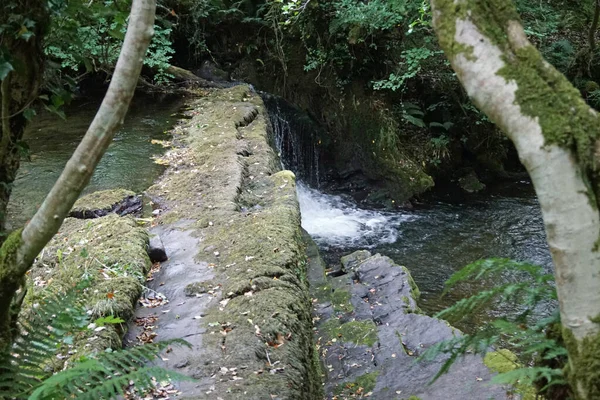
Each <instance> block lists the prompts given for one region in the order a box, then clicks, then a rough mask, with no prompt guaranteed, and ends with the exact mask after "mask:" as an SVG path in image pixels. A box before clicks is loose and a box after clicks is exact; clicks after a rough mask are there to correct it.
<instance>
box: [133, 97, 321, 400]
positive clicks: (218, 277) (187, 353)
mask: <svg viewBox="0 0 600 400" xmlns="http://www.w3.org/2000/svg"><path fill="white" fill-rule="evenodd" d="M190 115H191V116H192V118H190V119H188V120H185V121H182V122H181V124H180V125H178V127H176V129H175V131H174V137H173V141H172V142H173V143H174V147H173V148H172V149H171V150H170V151H169V152H167V154H165V155H164V157H163V158H162V159H161V162H162V163H164V164H166V165H168V168H167V169H166V171H165V173H164V174H163V176H162V177H161V178H160V179H159V180H158V181H157V182H156V183H155V184H154V185H153V186H152V187H151V188H150V189H149V190H148V195H149V196H150V197H151V198H152V199H153V201H155V202H156V203H158V204H159V205H160V209H161V210H163V211H162V212H160V213H159V215H158V216H157V218H156V220H155V223H156V224H158V226H157V227H156V228H154V229H153V230H152V233H153V234H158V235H159V236H160V237H161V238H162V241H163V243H164V246H165V250H166V252H167V254H168V256H169V259H168V260H167V261H166V262H163V263H162V265H161V269H160V271H159V272H157V273H156V274H155V275H154V276H153V280H152V281H151V282H150V283H149V285H150V289H151V290H150V291H149V292H147V294H146V296H151V297H149V298H142V302H143V304H147V305H155V304H156V303H159V304H158V306H157V307H140V308H138V310H137V312H136V316H135V317H136V319H135V321H137V322H136V323H135V324H132V325H135V326H132V333H131V336H129V337H128V339H129V340H131V341H132V342H135V341H136V340H137V338H136V336H140V335H142V336H143V335H145V337H149V336H150V337H151V338H152V340H161V339H169V338H177V337H181V338H184V339H186V340H188V341H189V342H190V343H191V345H192V349H191V350H190V349H174V350H173V352H171V353H168V354H166V355H164V357H163V358H164V359H166V360H163V361H162V363H163V365H165V366H166V367H168V368H170V369H173V370H175V371H177V372H180V373H184V374H186V375H189V376H192V377H194V378H195V379H196V381H194V382H176V383H175V385H176V387H177V388H178V389H179V390H180V391H181V393H180V394H179V396H178V398H179V399H222V400H237V399H244V400H246V399H247V400H253V399H256V400H259V399H270V400H273V399H303V400H304V399H306V400H321V399H322V385H321V381H320V377H321V376H320V370H319V368H318V358H317V356H316V352H315V349H314V343H313V341H312V336H313V335H312V319H311V303H310V296H309V294H308V287H307V282H306V266H305V262H304V260H305V255H304V252H303V248H302V245H301V239H300V238H301V232H300V210H299V207H298V202H297V199H296V187H295V176H294V174H293V173H291V172H290V171H279V168H280V167H279V165H280V164H279V162H278V160H277V156H276V155H275V153H274V152H273V149H272V148H271V147H270V146H269V141H268V132H269V129H270V125H269V121H268V119H267V118H266V116H265V110H264V105H263V103H262V100H261V99H260V97H258V96H257V95H256V94H255V93H253V91H251V90H250V89H249V88H248V87H247V86H236V87H233V88H230V89H224V90H213V91H210V92H209V93H204V95H203V97H200V98H198V99H196V100H194V103H193V105H192V106H191V107H190ZM157 292H158V293H157ZM163 296H164V297H163ZM157 299H158V300H160V299H164V300H165V301H163V302H160V301H158V300H157ZM167 301H168V303H167ZM144 321H146V322H147V323H145V322H144ZM138 322H139V323H141V325H143V326H146V327H148V325H151V326H152V329H151V332H149V330H148V329H146V333H144V330H143V329H142V330H141V331H140V329H139V327H138V326H137V323H138ZM143 326H142V327H143Z"/></svg>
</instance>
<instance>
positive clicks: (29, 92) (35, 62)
mask: <svg viewBox="0 0 600 400" xmlns="http://www.w3.org/2000/svg"><path fill="white" fill-rule="evenodd" d="M9 10H10V12H9ZM15 15H16V16H20V17H22V18H27V19H29V20H31V21H35V25H34V26H33V27H30V28H25V33H27V34H31V36H29V37H28V38H27V39H25V38H23V37H22V33H23V32H22V30H23V29H24V28H23V27H22V26H20V24H16V23H15V22H11V20H10V18H11V16H13V17H14V16H15ZM0 25H4V26H6V27H7V28H5V29H4V31H3V32H2V34H0V45H2V46H4V47H5V51H6V53H7V54H8V55H10V58H11V60H10V62H11V64H12V66H13V68H14V70H13V71H12V72H10V73H9V74H8V75H7V76H6V77H5V78H4V79H3V80H2V90H0V104H2V107H1V112H0V118H1V119H2V124H1V126H2V129H1V130H0V133H1V135H0V232H4V231H5V222H6V207H7V205H8V199H9V197H10V193H11V190H12V184H13V182H14V180H15V177H16V174H17V170H18V169H19V160H20V156H19V149H18V147H17V144H18V142H19V141H20V140H21V139H22V137H23V132H24V130H25V125H26V120H25V118H24V116H23V111H25V110H26V109H27V108H28V107H29V105H31V103H32V102H34V101H35V100H36V99H37V96H38V91H39V88H40V85H41V83H42V74H43V66H44V51H43V49H42V40H43V38H44V35H45V33H46V30H47V29H48V25H49V15H48V9H47V1H43V0H20V1H16V2H15V1H13V2H9V4H8V5H5V6H4V7H1V8H0ZM19 30H21V34H16V31H19ZM3 240H4V236H0V243H2V241H3Z"/></svg>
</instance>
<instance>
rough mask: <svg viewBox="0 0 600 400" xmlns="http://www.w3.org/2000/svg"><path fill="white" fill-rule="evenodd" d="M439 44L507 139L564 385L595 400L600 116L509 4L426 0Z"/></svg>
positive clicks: (599, 366) (599, 369) (599, 330)
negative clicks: (530, 204)
mask: <svg viewBox="0 0 600 400" xmlns="http://www.w3.org/2000/svg"><path fill="white" fill-rule="evenodd" d="M431 4H432V11H433V23H434V28H435V30H436V33H437V36H438V38H439V42H440V45H441V47H442V49H443V50H444V52H445V53H446V55H447V57H448V58H449V60H450V62H451V64H452V67H453V68H454V70H455V71H456V74H457V76H458V78H459V79H460V81H461V83H462V84H463V86H464V87H465V89H466V90H467V92H468V94H469V96H470V97H471V98H472V100H473V101H474V103H475V104H476V105H477V106H478V107H479V108H480V109H481V110H482V111H484V112H485V113H486V114H487V115H488V116H489V117H490V118H491V119H492V120H493V121H494V122H495V123H496V124H497V125H498V126H499V127H500V128H501V129H502V130H503V131H504V132H505V133H506V134H507V135H508V136H509V138H510V139H511V140H512V141H513V142H514V144H515V146H516V148H517V150H518V152H519V157H520V159H521V162H522V163H523V165H525V167H526V168H527V170H528V172H529V174H530V176H531V179H532V181H533V184H534V186H535V190H536V193H537V195H538V198H539V202H540V205H541V208H542V214H543V217H544V224H545V228H546V233H547V238H548V244H549V246H550V251H551V253H552V258H553V261H554V266H555V275H556V286H557V291H558V298H559V305H560V313H561V319H562V324H563V335H564V337H565V339H566V343H567V350H568V352H569V368H568V369H569V374H568V378H569V383H570V384H571V386H572V388H573V389H574V392H576V393H577V398H579V399H598V398H600V324H599V322H600V321H599V320H598V317H599V316H600V253H599V252H598V247H599V243H600V240H599V239H600V213H599V211H598V210H599V207H598V198H597V195H598V193H599V191H598V182H599V179H598V178H599V169H600V164H599V158H598V157H599V156H600V141H599V140H598V138H600V120H599V118H598V115H597V113H596V112H595V111H594V110H593V109H591V108H590V107H588V106H587V104H586V103H585V102H584V101H583V99H582V98H581V96H580V94H579V92H578V91H577V90H576V89H575V88H574V87H573V86H572V85H571V84H570V83H569V82H568V80H567V79H566V78H565V77H564V76H562V75H561V74H560V73H559V72H558V71H556V70H555V69H554V68H553V67H552V66H551V65H549V64H548V63H547V62H546V61H545V60H544V59H543V58H542V56H541V55H540V53H539V52H538V51H537V50H536V49H535V48H534V46H533V45H532V44H531V43H530V42H529V41H528V39H527V37H526V35H525V33H524V31H523V27H522V25H521V23H520V18H519V15H518V14H517V12H516V9H515V7H514V5H513V3H512V1H510V0H491V1H475V0H431Z"/></svg>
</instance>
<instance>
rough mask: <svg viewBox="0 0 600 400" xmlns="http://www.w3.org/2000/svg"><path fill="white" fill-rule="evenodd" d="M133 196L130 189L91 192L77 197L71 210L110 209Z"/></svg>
mask: <svg viewBox="0 0 600 400" xmlns="http://www.w3.org/2000/svg"><path fill="white" fill-rule="evenodd" d="M130 196H135V193H134V192H132V191H131V190H125V189H112V190H101V191H99V192H93V193H90V194H88V195H85V196H83V197H82V198H80V199H78V200H77V201H76V202H75V205H73V209H72V210H71V212H84V211H94V210H105V211H110V210H112V208H113V207H114V206H115V205H116V204H118V203H120V202H121V201H123V200H124V199H125V198H127V197H130Z"/></svg>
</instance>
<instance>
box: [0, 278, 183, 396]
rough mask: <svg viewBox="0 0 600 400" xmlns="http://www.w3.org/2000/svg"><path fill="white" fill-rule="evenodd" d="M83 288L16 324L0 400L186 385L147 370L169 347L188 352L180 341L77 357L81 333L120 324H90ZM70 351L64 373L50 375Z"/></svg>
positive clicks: (51, 298)
mask: <svg viewBox="0 0 600 400" xmlns="http://www.w3.org/2000/svg"><path fill="white" fill-rule="evenodd" d="M86 285H87V283H84V284H82V285H79V286H78V287H77V288H74V289H72V290H70V291H69V292H68V293H67V294H66V295H63V294H58V293H54V294H49V295H48V296H47V297H46V298H45V299H44V301H43V302H40V304H39V305H38V306H34V307H33V308H32V309H31V310H30V311H29V312H27V313H26V315H24V316H23V318H21V319H20V321H19V322H18V327H17V330H18V336H17V338H16V339H15V340H14V342H13V345H12V346H11V348H10V349H8V351H6V352H4V353H3V354H1V355H0V357H1V358H0V398H2V399H30V400H35V399H90V400H95V399H111V398H115V397H117V396H119V395H123V394H124V393H125V390H126V389H127V390H129V391H131V390H132V388H131V387H130V385H131V384H132V385H133V389H135V390H137V391H138V392H141V393H143V392H145V391H146V390H148V389H151V388H152V387H153V385H154V383H155V382H156V381H158V382H163V381H168V380H171V379H178V380H181V379H190V378H188V377H186V376H184V375H181V374H177V373H173V372H171V371H167V370H165V369H163V368H160V367H157V366H154V365H148V363H149V362H150V361H152V360H154V359H155V358H156V357H157V356H158V355H159V354H160V353H161V352H162V351H164V350H166V349H167V348H168V347H170V346H181V345H183V346H188V347H189V344H188V343H187V342H185V341H184V340H181V339H176V340H170V341H162V342H158V343H151V344H145V345H142V346H136V347H132V348H129V349H126V350H118V351H114V350H110V349H108V350H106V351H104V352H97V353H95V354H87V355H80V356H77V350H74V349H73V346H72V345H73V341H74V338H75V337H76V336H77V335H78V334H79V333H81V332H84V331H86V330H96V331H98V332H100V331H101V330H102V329H103V326H104V325H106V324H115V323H122V322H124V321H123V320H121V319H119V318H114V317H103V318H100V319H98V320H96V321H94V323H90V322H91V321H90V317H89V314H88V311H87V310H86V309H85V307H84V305H83V303H82V301H81V294H82V290H83V288H84V287H85V286H86ZM65 348H70V349H71V350H70V351H69V353H71V354H72V358H71V359H69V360H68V361H67V363H66V364H67V365H66V367H65V368H64V369H62V370H61V371H59V372H57V373H54V374H53V373H52V369H53V367H52V365H53V364H54V361H55V360H56V358H57V354H60V353H62V352H63V350H64V349H65Z"/></svg>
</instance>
